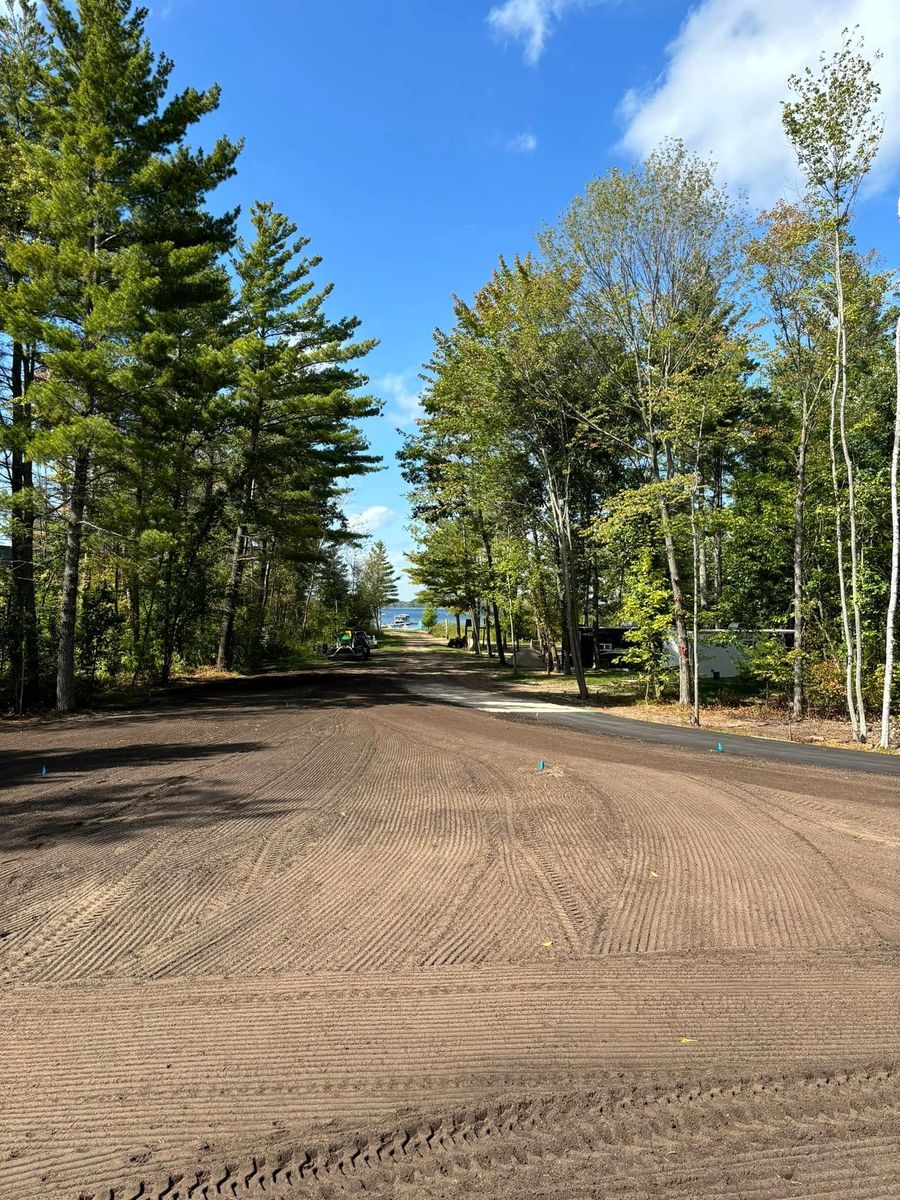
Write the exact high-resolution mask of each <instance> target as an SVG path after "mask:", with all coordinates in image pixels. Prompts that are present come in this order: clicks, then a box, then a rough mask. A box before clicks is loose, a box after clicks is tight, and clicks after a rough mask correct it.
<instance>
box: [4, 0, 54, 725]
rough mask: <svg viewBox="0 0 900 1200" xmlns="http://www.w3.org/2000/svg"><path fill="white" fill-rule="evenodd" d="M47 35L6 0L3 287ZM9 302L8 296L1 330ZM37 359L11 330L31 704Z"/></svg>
mask: <svg viewBox="0 0 900 1200" xmlns="http://www.w3.org/2000/svg"><path fill="white" fill-rule="evenodd" d="M47 41H48V39H47V35H46V32H45V30H44V28H43V26H42V25H41V24H40V22H39V21H38V18H37V9H36V6H35V5H33V4H31V3H28V2H27V0H24V2H23V3H21V4H18V3H15V2H14V0H6V12H5V13H2V14H0V144H2V145H3V147H4V153H3V155H2V156H0V242H2V249H0V287H2V289H3V294H4V295H5V293H6V292H7V289H9V288H11V287H12V286H14V285H15V283H16V282H17V274H16V272H15V271H14V270H13V268H12V267H11V266H10V264H9V263H8V261H6V256H5V254H4V252H3V251H4V250H5V247H6V246H7V245H8V243H9V242H11V241H14V240H15V239H17V238H21V237H22V236H23V234H24V233H25V231H26V227H27V220H28V208H29V204H30V202H31V200H32V199H33V196H34V191H35V175H34V172H33V171H32V170H30V168H29V162H28V148H29V144H30V143H31V142H33V141H34V140H35V139H36V138H37V136H38V130H37V114H36V103H37V101H38V100H39V99H40V97H41V95H42V93H43V90H44V88H45V86H46V73H45V66H46V58H47V48H48V47H47ZM4 308H5V304H4V303H3V301H2V300H0V330H4V329H6V328H7V323H6V322H5V321H4V319H3V316H4V314H3V309H4ZM36 367H37V357H36V347H35V345H34V342H33V341H31V340H27V341H23V340H22V339H21V337H18V336H11V337H10V338H9V374H8V387H9V421H8V424H6V425H5V426H4V428H3V431H2V433H3V441H4V443H5V446H6V448H7V449H8V452H9V459H10V491H11V497H10V500H11V513H10V543H11V547H10V548H11V560H12V561H11V583H12V594H11V597H10V606H9V613H10V619H9V630H8V644H9V654H10V664H11V682H12V700H13V709H14V711H16V712H24V711H26V710H27V709H29V708H30V707H32V705H34V704H35V703H36V701H37V699H38V692H39V686H40V681H39V666H38V627H37V610H36V604H35V578H34V577H35V562H34V526H35V508H36V505H35V491H34V469H33V463H32V461H31V454H30V447H29V441H30V438H31V426H32V415H31V400H30V397H29V391H30V388H31V385H32V383H33V382H34V376H35V371H36Z"/></svg>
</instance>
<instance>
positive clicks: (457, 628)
mask: <svg viewBox="0 0 900 1200" xmlns="http://www.w3.org/2000/svg"><path fill="white" fill-rule="evenodd" d="M453 615H454V617H456V636H457V637H458V638H461V637H462V626H461V625H460V623H459V613H458V612H457V613H454V614H453Z"/></svg>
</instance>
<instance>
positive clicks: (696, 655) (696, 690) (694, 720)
mask: <svg viewBox="0 0 900 1200" xmlns="http://www.w3.org/2000/svg"><path fill="white" fill-rule="evenodd" d="M691 543H692V547H693V566H694V578H693V585H694V596H693V601H694V614H693V615H694V621H693V625H694V636H693V643H694V644H693V654H692V655H691V663H692V666H693V677H692V680H691V683H692V686H693V708H692V710H691V724H692V725H699V724H700V531H699V529H698V527H697V510H696V504H695V497H694V491H693V490H692V492H691Z"/></svg>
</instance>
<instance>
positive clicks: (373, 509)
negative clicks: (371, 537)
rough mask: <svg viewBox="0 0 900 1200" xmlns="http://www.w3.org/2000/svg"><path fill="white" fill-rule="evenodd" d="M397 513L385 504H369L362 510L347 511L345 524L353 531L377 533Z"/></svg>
mask: <svg viewBox="0 0 900 1200" xmlns="http://www.w3.org/2000/svg"><path fill="white" fill-rule="evenodd" d="M396 516H397V514H396V513H395V512H394V510H393V509H392V508H388V507H387V505H385V504H371V505H369V507H368V508H364V509H363V510H362V512H358V513H349V514H348V516H347V524H348V525H349V526H350V528H351V529H352V530H353V532H354V533H377V532H378V530H379V529H384V528H385V526H387V525H390V524H391V522H392V521H393V520H394V518H395V517H396Z"/></svg>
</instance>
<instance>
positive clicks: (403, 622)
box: [391, 613, 410, 629]
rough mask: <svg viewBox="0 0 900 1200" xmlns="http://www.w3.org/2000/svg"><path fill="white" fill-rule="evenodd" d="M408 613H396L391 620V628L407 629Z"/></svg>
mask: <svg viewBox="0 0 900 1200" xmlns="http://www.w3.org/2000/svg"><path fill="white" fill-rule="evenodd" d="M409 627H410V625H409V613H397V615H396V616H395V617H394V619H393V621H391V629H409Z"/></svg>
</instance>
